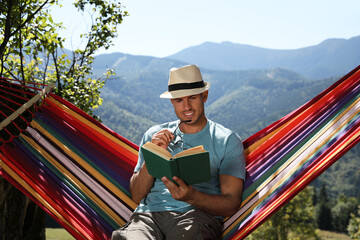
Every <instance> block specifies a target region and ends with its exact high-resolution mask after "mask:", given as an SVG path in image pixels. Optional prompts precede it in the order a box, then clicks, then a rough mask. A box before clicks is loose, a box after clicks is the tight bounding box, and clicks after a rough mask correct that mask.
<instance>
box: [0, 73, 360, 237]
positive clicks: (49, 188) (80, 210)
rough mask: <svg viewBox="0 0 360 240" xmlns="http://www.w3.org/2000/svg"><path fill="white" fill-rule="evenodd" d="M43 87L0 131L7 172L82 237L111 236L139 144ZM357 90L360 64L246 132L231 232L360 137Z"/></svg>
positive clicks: (127, 210) (0, 166) (124, 205)
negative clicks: (28, 116)
mask: <svg viewBox="0 0 360 240" xmlns="http://www.w3.org/2000/svg"><path fill="white" fill-rule="evenodd" d="M4 81H5V80H4ZM7 82H8V81H7ZM1 88H2V87H1ZM45 92H46V91H45ZM43 94H45V95H47V97H46V98H45V99H43V100H42V104H41V105H40V107H38V108H37V109H36V110H37V112H36V114H34V116H32V118H33V119H32V121H24V120H23V121H24V122H26V123H27V125H28V126H27V128H20V127H16V124H15V120H11V121H10V124H12V125H13V127H16V128H17V131H15V132H17V134H14V133H13V132H11V130H8V129H7V126H2V125H0V126H1V128H0V136H8V135H9V136H10V137H6V138H2V139H1V141H0V144H1V146H0V150H1V151H0V173H1V175H2V176H3V177H4V178H6V179H7V180H8V181H9V182H10V183H11V184H13V185H14V186H15V187H17V188H18V189H20V190H21V191H22V192H23V193H24V194H26V195H27V196H28V197H29V198H31V199H32V200H33V201H34V202H36V203H37V204H38V205H39V206H40V207H42V208H43V209H44V210H45V211H46V212H47V213H48V214H49V215H51V216H52V217H53V218H54V219H55V220H56V221H57V222H58V223H59V224H61V225H62V226H63V227H64V228H65V229H66V230H67V231H68V232H70V233H71V234H72V235H73V236H74V237H75V238H76V239H110V237H111V233H112V231H113V230H115V229H117V228H118V227H120V226H121V225H123V224H124V223H125V222H126V221H127V220H128V219H129V217H130V215H131V214H132V212H133V210H134V209H135V207H136V204H135V203H134V202H133V201H132V200H131V197H130V193H129V179H130V177H131V175H132V171H133V168H134V166H135V164H136V161H137V153H138V146H137V145H135V144H133V143H131V142H130V141H128V140H127V139H125V138H123V137H122V136H120V135H119V134H117V133H115V132H114V131H112V130H110V129H109V128H107V127H105V126H104V125H102V124H100V123H99V122H97V121H95V120H94V119H93V118H91V117H90V116H88V115H87V114H86V113H84V112H82V111H81V110H80V109H78V108H77V107H75V106H74V105H72V104H70V103H69V102H67V101H65V100H64V99H62V98H60V97H58V96H56V95H54V94H52V93H43ZM359 94H360V66H359V67H357V68H356V69H354V70H353V71H351V72H350V73H349V74H347V75H346V76H344V77H343V78H341V79H340V80H339V81H337V82H336V83H335V84H333V85H332V86H330V87H329V88H328V89H326V90H325V91H324V92H322V93H320V94H319V95H318V96H316V97H315V98H314V99H312V100H310V101H309V102H308V103H306V104H305V105H303V106H301V107H300V108H298V109H296V110H295V111H293V112H292V113H290V114H288V115H287V116H285V117H283V118H281V119H280V120H278V121H277V122H275V123H273V124H271V125H269V126H268V127H266V128H264V129H263V130H261V131H259V132H258V133H256V134H254V135H253V136H251V137H249V138H248V139H247V140H246V141H244V146H245V152H246V161H247V180H246V182H245V187H244V193H243V203H242V205H241V208H240V209H239V211H238V212H237V213H235V214H234V215H233V216H231V217H229V218H227V219H226V220H224V229H223V239H243V238H245V237H246V236H248V235H249V234H250V233H251V232H252V231H254V230H255V229H256V228H257V227H258V226H260V225H261V224H262V223H263V222H264V221H265V220H267V219H268V218H269V217H270V216H271V215H272V214H274V213H275V212H276V211H277V210H278V209H279V208H281V207H282V206H283V205H284V204H286V203H287V202H288V201H290V200H291V199H292V198H293V197H294V196H295V195H296V194H297V193H299V192H300V191H301V190H302V189H304V188H305V187H306V186H307V185H308V184H309V183H310V182H311V181H313V180H314V179H315V178H316V177H318V176H319V175H320V174H321V173H322V172H324V171H325V170H326V169H327V168H328V167H329V166H331V164H333V163H334V162H335V161H336V160H337V159H339V158H340V157H341V156H342V155H344V154H345V153H346V152H347V151H348V150H349V149H350V148H352V147H353V146H354V145H355V144H356V143H357V142H358V141H359V139H360V138H359V134H360V122H359V121H360V102H359V101H360V97H359V96H360V95H359ZM1 98H6V95H4V94H3V93H2V95H1ZM0 114H2V113H1V112H0ZM2 115H5V114H2ZM0 116H1V115H0ZM1 124H2V123H1ZM4 132H6V134H4Z"/></svg>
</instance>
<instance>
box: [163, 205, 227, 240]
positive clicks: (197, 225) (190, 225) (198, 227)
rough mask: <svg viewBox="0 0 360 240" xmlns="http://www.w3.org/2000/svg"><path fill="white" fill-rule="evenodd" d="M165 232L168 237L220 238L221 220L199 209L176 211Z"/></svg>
mask: <svg viewBox="0 0 360 240" xmlns="http://www.w3.org/2000/svg"><path fill="white" fill-rule="evenodd" d="M170 214H173V218H172V220H171V223H169V225H171V226H169V227H168V229H167V230H166V231H164V232H165V236H166V239H219V237H220V235H221V231H222V223H221V220H219V219H217V218H215V217H214V216H212V215H210V214H208V213H205V212H203V211H201V210H198V209H193V210H190V211H188V212H186V213H174V212H170Z"/></svg>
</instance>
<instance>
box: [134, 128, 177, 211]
mask: <svg viewBox="0 0 360 240" xmlns="http://www.w3.org/2000/svg"><path fill="white" fill-rule="evenodd" d="M173 138H174V134H173V133H172V132H170V131H169V130H167V129H163V130H161V131H159V132H157V133H155V134H154V135H153V136H152V138H151V142H152V143H154V144H156V145H158V146H159V147H162V148H164V149H166V148H167V147H168V145H169V142H170V141H171V140H172V139H173ZM154 181H155V178H154V177H153V176H151V175H150V174H149V173H148V171H147V168H146V164H145V163H143V164H142V166H141V168H140V171H138V172H135V173H134V174H133V175H132V177H131V179H130V186H129V187H130V192H131V197H132V199H133V200H134V201H135V202H136V203H137V204H139V203H140V201H141V199H143V198H144V197H146V196H147V195H148V193H149V192H150V190H151V188H152V186H153V185H154Z"/></svg>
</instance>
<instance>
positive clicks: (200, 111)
mask: <svg viewBox="0 0 360 240" xmlns="http://www.w3.org/2000/svg"><path fill="white" fill-rule="evenodd" d="M207 96H208V91H206V92H203V93H201V94H197V95H191V96H186V97H181V98H175V99H171V103H172V105H173V106H174V110H175V114H176V116H177V117H178V118H179V119H180V120H181V121H183V122H185V123H186V124H188V125H194V124H201V123H203V121H205V122H206V118H205V110H204V103H205V102H206V100H207ZM187 121H189V122H187Z"/></svg>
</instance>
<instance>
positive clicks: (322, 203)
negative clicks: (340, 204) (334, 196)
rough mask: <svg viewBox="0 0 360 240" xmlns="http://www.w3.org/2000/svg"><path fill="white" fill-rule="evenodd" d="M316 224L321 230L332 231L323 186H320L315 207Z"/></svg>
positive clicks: (329, 211) (327, 200)
mask: <svg viewBox="0 0 360 240" xmlns="http://www.w3.org/2000/svg"><path fill="white" fill-rule="evenodd" d="M316 223H317V226H318V228H319V229H321V230H333V227H332V215H331V209H330V204H329V199H328V196H327V192H326V187H325V185H322V186H321V189H320V194H319V198H318V204H317V205H316Z"/></svg>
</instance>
